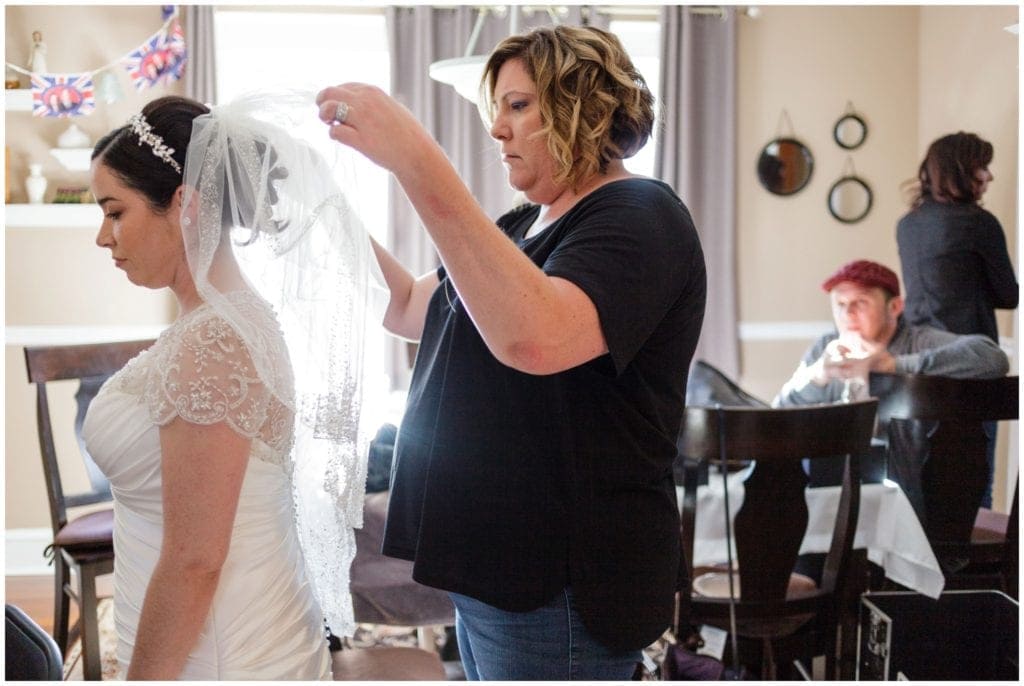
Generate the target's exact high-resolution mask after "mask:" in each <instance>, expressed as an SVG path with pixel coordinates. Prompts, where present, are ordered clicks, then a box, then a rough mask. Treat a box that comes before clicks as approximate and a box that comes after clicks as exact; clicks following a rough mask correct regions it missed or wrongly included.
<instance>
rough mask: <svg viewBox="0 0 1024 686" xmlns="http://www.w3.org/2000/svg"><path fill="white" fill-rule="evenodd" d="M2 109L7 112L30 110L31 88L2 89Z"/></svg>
mask: <svg viewBox="0 0 1024 686" xmlns="http://www.w3.org/2000/svg"><path fill="white" fill-rule="evenodd" d="M4 109H5V110H7V111H8V112H31V111H32V89H31V88H8V89H5V90H4Z"/></svg>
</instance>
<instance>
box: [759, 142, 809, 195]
mask: <svg viewBox="0 0 1024 686" xmlns="http://www.w3.org/2000/svg"><path fill="white" fill-rule="evenodd" d="M813 170H814V157H813V156H812V155H811V151H810V150H808V149H807V146H806V145H804V144H803V143H801V142H800V141H798V140H796V139H795V138H776V139H774V140H772V141H769V142H768V145H766V146H764V149H763V150H762V151H761V156H760V157H759V158H758V160H757V178H759V179H760V180H761V185H762V186H764V187H765V189H766V190H768V191H769V192H771V193H774V194H775V195H792V194H793V193H796V192H797V191H799V190H801V189H802V188H803V187H804V186H806V185H807V182H808V181H810V180H811V172H812V171H813Z"/></svg>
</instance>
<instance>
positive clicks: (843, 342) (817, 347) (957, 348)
mask: <svg viewBox="0 0 1024 686" xmlns="http://www.w3.org/2000/svg"><path fill="white" fill-rule="evenodd" d="M821 287H822V290H824V291H826V292H827V293H828V294H829V300H830V302H831V303H832V318H833V320H834V321H835V325H836V331H835V332H833V333H829V334H825V335H824V336H822V337H821V338H819V339H818V340H817V341H816V342H815V343H814V344H813V345H812V346H811V347H810V348H809V349H808V350H807V352H806V353H804V357H803V359H802V360H801V361H800V366H799V367H798V368H797V370H796V372H795V373H794V374H793V376H792V377H791V378H790V379H789V381H787V382H786V383H785V385H784V386H783V387H782V390H781V391H780V392H779V395H778V396H776V398H775V401H774V403H773V404H774V405H776V406H780V407H786V406H792V405H810V404H814V403H830V402H838V401H841V400H847V399H859V398H863V397H867V377H868V373H869V372H889V373H892V372H899V373H904V374H935V375H941V376H951V377H957V378H978V379H984V378H993V377H999V376H1003V375H1005V374H1006V372H1007V370H1008V369H1009V362H1008V360H1007V358H1006V354H1005V353H1004V352H1003V351H1002V350H1001V349H1000V348H999V346H998V345H996V343H995V342H994V341H993V340H992V339H990V338H988V337H987V336H982V335H980V334H976V335H958V334H954V333H950V332H948V331H942V330H941V329H936V328H933V327H930V326H911V325H909V324H907V323H906V322H905V321H904V320H903V316H902V313H903V298H901V297H900V283H899V279H898V278H897V277H896V274H895V273H894V272H893V271H892V270H891V269H889V268H888V267H885V266H883V265H881V264H878V263H877V262H870V261H868V260H855V261H853V262H850V263H848V264H845V265H843V266H842V267H840V268H839V270H838V271H836V272H835V273H834V274H832V275H831V276H830V277H828V278H827V279H826V280H825V282H824V283H823V284H822V285H821Z"/></svg>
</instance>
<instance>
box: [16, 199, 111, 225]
mask: <svg viewBox="0 0 1024 686" xmlns="http://www.w3.org/2000/svg"><path fill="white" fill-rule="evenodd" d="M102 221H103V210H101V209H100V206H99V205H96V204H94V203H82V204H71V203H68V204H57V203H50V204H45V203H44V204H40V205H28V204H15V205H7V206H6V207H5V208H4V226H5V228H7V229H39V228H46V229H65V228H83V229H96V230H99V228H100V223H102Z"/></svg>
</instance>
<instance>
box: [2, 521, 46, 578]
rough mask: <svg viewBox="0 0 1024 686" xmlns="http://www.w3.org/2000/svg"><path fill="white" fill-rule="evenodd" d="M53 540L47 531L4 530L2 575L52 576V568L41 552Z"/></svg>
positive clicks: (39, 529)
mask: <svg viewBox="0 0 1024 686" xmlns="http://www.w3.org/2000/svg"><path fill="white" fill-rule="evenodd" d="M51 540H53V533H52V532H51V531H50V530H49V529H44V528H38V529H6V530H5V531H4V575H5V576H43V575H50V574H53V566H52V565H50V564H48V563H47V560H46V558H45V557H43V550H45V549H46V546H48V545H49V544H50V541H51Z"/></svg>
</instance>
